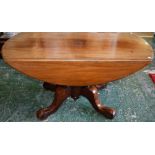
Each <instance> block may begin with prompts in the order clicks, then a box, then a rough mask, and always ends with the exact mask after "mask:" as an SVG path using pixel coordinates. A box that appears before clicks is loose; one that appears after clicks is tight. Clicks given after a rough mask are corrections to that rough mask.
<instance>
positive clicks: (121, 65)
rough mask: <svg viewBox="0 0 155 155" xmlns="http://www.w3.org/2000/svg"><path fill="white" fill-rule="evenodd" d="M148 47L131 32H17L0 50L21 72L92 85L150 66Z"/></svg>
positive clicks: (38, 76)
mask: <svg viewBox="0 0 155 155" xmlns="http://www.w3.org/2000/svg"><path fill="white" fill-rule="evenodd" d="M152 51H153V50H152V48H151V46H150V45H149V44H148V43H147V42H146V41H144V40H143V39H142V38H140V37H138V36H136V35H134V34H131V33H95V32H92V33H82V32H81V33H78V32H77V33H74V32H72V33H69V32H67V33H60V32H57V33H52V32H51V33H20V34H18V35H16V36H15V37H13V38H11V39H9V40H8V41H7V42H6V43H5V45H4V46H3V49H2V55H3V58H4V60H5V61H6V62H7V63H8V64H10V65H11V66H12V67H14V68H15V69H17V70H19V71H21V72H22V73H24V74H26V75H29V76H31V77H34V78H36V79H39V80H43V81H46V82H50V83H54V84H62V85H74V86H82V85H93V84H101V83H106V82H109V81H113V80H117V79H120V78H122V77H125V76H127V75H129V74H131V73H133V72H135V71H137V70H139V69H141V68H143V67H144V66H146V65H147V64H149V63H150V61H151V60H152V58H153V52H152Z"/></svg>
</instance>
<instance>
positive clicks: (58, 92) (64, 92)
mask: <svg viewBox="0 0 155 155" xmlns="http://www.w3.org/2000/svg"><path fill="white" fill-rule="evenodd" d="M43 87H44V88H45V89H47V90H51V91H54V92H55V96H54V100H53V102H52V104H51V105H50V106H48V107H47V108H42V109H40V110H39V111H37V118H39V119H40V120H44V119H46V118H47V117H48V116H49V115H51V114H52V113H54V112H56V111H57V110H58V108H59V107H60V106H61V105H62V103H63V102H64V101H65V100H66V99H67V98H68V97H72V98H73V99H74V100H77V99H78V98H79V97H80V95H82V96H84V97H86V98H87V99H88V100H89V102H90V103H91V104H92V106H93V107H94V108H95V110H97V111H98V112H99V113H101V114H103V115H104V116H105V117H106V118H109V119H112V118H114V116H115V114H116V112H115V110H114V109H113V108H110V107H106V106H105V105H103V104H102V103H101V101H100V98H99V93H98V90H100V89H103V88H104V87H105V85H97V86H83V87H73V86H70V87H67V86H60V85H52V84H49V83H46V82H45V83H44V84H43Z"/></svg>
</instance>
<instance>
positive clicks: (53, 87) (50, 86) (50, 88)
mask: <svg viewBox="0 0 155 155" xmlns="http://www.w3.org/2000/svg"><path fill="white" fill-rule="evenodd" d="M43 87H44V89H46V90H51V91H55V88H56V85H53V84H50V83H48V82H44V83H43Z"/></svg>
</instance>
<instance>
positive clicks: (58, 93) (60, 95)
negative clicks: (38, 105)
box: [37, 86, 70, 120]
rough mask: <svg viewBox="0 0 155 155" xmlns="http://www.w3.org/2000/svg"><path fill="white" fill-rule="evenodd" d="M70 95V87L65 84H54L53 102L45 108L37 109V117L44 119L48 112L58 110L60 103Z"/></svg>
mask: <svg viewBox="0 0 155 155" xmlns="http://www.w3.org/2000/svg"><path fill="white" fill-rule="evenodd" d="M69 96H70V88H68V87H65V86H56V88H55V97H54V100H53V103H52V104H51V105H50V106H48V107H47V108H42V109H40V110H39V111H37V118H39V119H40V120H44V119H46V118H47V117H48V116H49V115H50V114H52V113H54V112H55V111H57V110H58V108H59V107H60V106H61V104H62V103H63V102H64V101H65V100H66V99H67V97H69Z"/></svg>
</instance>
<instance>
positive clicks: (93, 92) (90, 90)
mask: <svg viewBox="0 0 155 155" xmlns="http://www.w3.org/2000/svg"><path fill="white" fill-rule="evenodd" d="M81 95H83V96H84V97H86V98H87V99H88V100H89V102H90V103H91V104H92V106H93V107H94V108H95V109H96V110H97V111H98V112H99V113H102V114H103V115H104V116H105V117H106V118H109V119H112V118H114V116H115V115H116V111H115V110H114V109H113V108H110V107H106V106H104V105H103V104H102V103H101V101H100V99H99V93H98V89H97V87H96V86H90V87H85V88H83V89H82V92H81Z"/></svg>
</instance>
